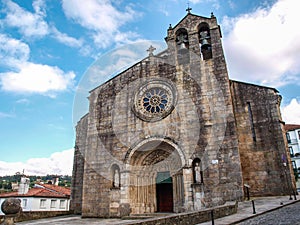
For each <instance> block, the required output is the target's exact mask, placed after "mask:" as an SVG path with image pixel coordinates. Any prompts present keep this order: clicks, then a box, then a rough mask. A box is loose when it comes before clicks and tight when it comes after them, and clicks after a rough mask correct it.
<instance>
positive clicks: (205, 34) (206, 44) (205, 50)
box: [198, 23, 212, 60]
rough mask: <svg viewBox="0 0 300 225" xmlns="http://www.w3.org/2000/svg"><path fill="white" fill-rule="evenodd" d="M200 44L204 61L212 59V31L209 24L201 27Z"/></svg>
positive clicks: (203, 24) (202, 24)
mask: <svg viewBox="0 0 300 225" xmlns="http://www.w3.org/2000/svg"><path fill="white" fill-rule="evenodd" d="M198 30H199V32H198V34H199V43H200V49H201V55H202V58H203V60H206V59H211V58H212V48H211V37H210V29H209V26H208V24H207V23H201V24H200V25H199V29H198Z"/></svg>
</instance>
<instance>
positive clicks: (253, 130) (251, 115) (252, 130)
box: [247, 102, 256, 141]
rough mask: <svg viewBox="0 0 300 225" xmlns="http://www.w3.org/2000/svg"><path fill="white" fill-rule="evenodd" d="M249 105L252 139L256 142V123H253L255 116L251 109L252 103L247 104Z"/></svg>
mask: <svg viewBox="0 0 300 225" xmlns="http://www.w3.org/2000/svg"><path fill="white" fill-rule="evenodd" d="M247 105H248V114H249V120H250V126H251V132H252V138H253V141H256V134H255V129H254V122H253V114H252V109H251V104H250V102H247Z"/></svg>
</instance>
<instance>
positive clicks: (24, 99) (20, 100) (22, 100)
mask: <svg viewBox="0 0 300 225" xmlns="http://www.w3.org/2000/svg"><path fill="white" fill-rule="evenodd" d="M16 103H18V104H25V105H28V104H29V103H30V100H28V99H27V98H21V99H19V100H17V101H16Z"/></svg>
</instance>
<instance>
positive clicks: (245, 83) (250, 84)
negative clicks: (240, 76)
mask: <svg viewBox="0 0 300 225" xmlns="http://www.w3.org/2000/svg"><path fill="white" fill-rule="evenodd" d="M229 81H230V82H234V83H240V84H244V85H249V86H255V87H260V88H266V89H271V90H273V91H275V92H276V93H279V91H278V90H277V89H276V88H273V87H268V86H262V85H258V84H252V83H247V82H243V81H237V80H231V79H229Z"/></svg>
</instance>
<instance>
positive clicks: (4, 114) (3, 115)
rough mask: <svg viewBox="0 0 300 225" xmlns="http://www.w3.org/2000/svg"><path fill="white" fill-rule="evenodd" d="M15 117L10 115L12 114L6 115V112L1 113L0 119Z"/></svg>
mask: <svg viewBox="0 0 300 225" xmlns="http://www.w3.org/2000/svg"><path fill="white" fill-rule="evenodd" d="M12 117H15V115H14V114H10V113H4V112H0V119H1V118H12Z"/></svg>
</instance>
